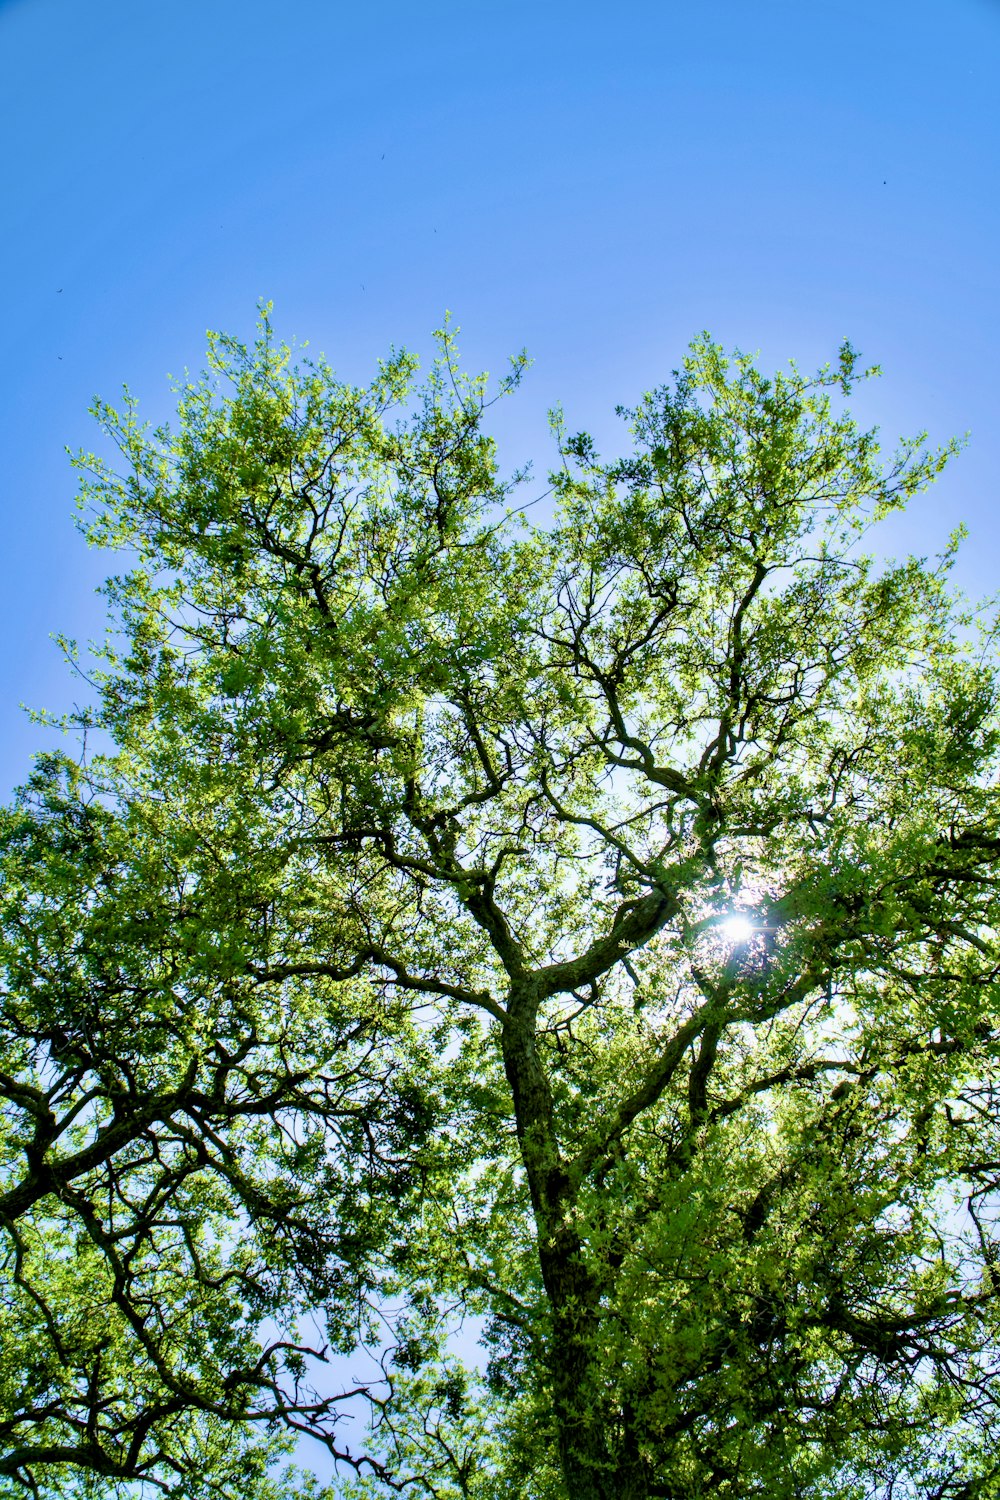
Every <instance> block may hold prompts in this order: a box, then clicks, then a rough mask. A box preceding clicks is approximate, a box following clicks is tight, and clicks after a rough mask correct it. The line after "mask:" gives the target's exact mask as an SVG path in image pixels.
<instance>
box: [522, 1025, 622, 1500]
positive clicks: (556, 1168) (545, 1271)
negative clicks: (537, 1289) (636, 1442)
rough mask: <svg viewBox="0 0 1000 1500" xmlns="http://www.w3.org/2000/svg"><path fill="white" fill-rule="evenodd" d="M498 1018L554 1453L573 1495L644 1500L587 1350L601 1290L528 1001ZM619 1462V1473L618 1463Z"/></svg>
mask: <svg viewBox="0 0 1000 1500" xmlns="http://www.w3.org/2000/svg"><path fill="white" fill-rule="evenodd" d="M525 1008H526V1009H527V1010H528V1012H529V1013H528V1015H527V1016H523V1015H522V1016H519V1015H518V1007H517V1005H516V1003H514V1004H512V1005H511V1007H510V1020H509V1021H508V1022H507V1024H506V1025H505V1027H504V1033H503V1053H504V1066H505V1068H506V1073H507V1080H508V1082H509V1084H510V1088H511V1093H512V1094H513V1099H514V1111H515V1119H516V1123H517V1133H518V1139H519V1141H520V1144H521V1156H522V1160H523V1161H524V1166H525V1170H526V1172H527V1177H528V1185H529V1188H530V1191H531V1200H532V1204H533V1207H534V1213H535V1225H536V1229H537V1235H538V1256H539V1261H540V1263H541V1272H542V1282H543V1285H544V1287H545V1291H546V1294H547V1296H548V1300H549V1306H550V1308H551V1311H552V1320H551V1332H550V1335H549V1341H548V1344H549V1347H548V1351H547V1363H548V1370H549V1375H550V1378H551V1381H552V1401H553V1407H554V1412H555V1419H556V1430H557V1433H558V1441H559V1457H560V1463H561V1466H562V1471H563V1477H564V1479H565V1483H566V1492H567V1495H568V1496H569V1497H570V1500H645V1497H646V1496H647V1494H648V1488H647V1484H646V1481H645V1476H644V1474H643V1471H642V1467H641V1465H640V1464H639V1462H638V1456H637V1455H636V1458H635V1461H634V1462H632V1463H622V1462H621V1461H620V1460H621V1458H622V1455H619V1454H617V1453H616V1452H615V1449H616V1447H617V1444H614V1443H612V1442H611V1441H609V1439H610V1436H611V1433H610V1428H611V1418H610V1413H609V1412H608V1410H607V1401H606V1395H605V1394H602V1392H601V1391H600V1389H599V1387H598V1379H597V1372H596V1370H595V1361H594V1355H593V1348H594V1341H595V1335H596V1333H597V1327H598V1320H599V1317H600V1290H599V1286H598V1283H597V1280H596V1278H595V1277H594V1276H593V1274H592V1273H591V1272H590V1271H589V1270H588V1268H587V1265H586V1261H585V1258H584V1255H583V1244H582V1242H581V1240H580V1236H579V1233H578V1231H577V1228H576V1224H575V1216H574V1214H573V1208H574V1204H575V1199H576V1193H575V1190H574V1187H573V1184H572V1183H571V1182H570V1179H569V1176H568V1174H567V1172H566V1169H565V1165H564V1163H563V1160H562V1157H561V1155H560V1152H559V1146H558V1142H557V1140H556V1135H555V1130H554V1127H553V1120H552V1095H551V1092H550V1090H549V1086H548V1079H547V1078H546V1076H545V1071H544V1069H543V1067H542V1063H541V1060H540V1058H539V1056H538V1051H537V1048H536V1045H535V1032H534V1009H533V1007H525ZM623 1470H624V1472H623Z"/></svg>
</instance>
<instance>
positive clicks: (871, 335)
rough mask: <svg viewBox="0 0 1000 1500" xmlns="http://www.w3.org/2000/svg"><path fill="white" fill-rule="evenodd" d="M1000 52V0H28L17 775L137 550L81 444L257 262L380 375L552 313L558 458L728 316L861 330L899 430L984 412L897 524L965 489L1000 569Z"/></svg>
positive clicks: (5, 182) (3, 254)
mask: <svg viewBox="0 0 1000 1500" xmlns="http://www.w3.org/2000/svg"><path fill="white" fill-rule="evenodd" d="M998 62H1000V0H881V3H879V4H877V5H873V4H872V3H871V0H851V3H839V4H834V3H816V0H684V3H681V0H658V3H653V0H617V3H616V4H615V5H612V4H610V3H604V4H593V3H588V0H572V3H570V0H534V3H531V4H523V3H519V0H508V3H505V4H503V5H497V4H485V3H474V0H473V3H465V4H459V3H457V0H421V3H420V4H415V3H412V0H410V3H402V0H383V3H378V0H369V4H367V5H365V6H358V5H350V6H348V5H346V4H340V3H335V0H327V3H320V0H283V3H282V4H280V5H279V4H274V3H272V4H265V3H262V0H169V3H166V0H127V3H126V0H88V3H83V0H7V3H5V4H4V3H0V133H2V142H3V150H2V152H0V178H2V183H0V202H2V204H3V213H4V219H5V233H4V235H3V237H2V240H0V262H2V284H3V286H4V288H5V292H6V296H5V307H4V317H3V334H4V339H5V344H6V354H5V358H4V360H3V365H2V372H3V373H2V380H3V386H4V389H3V399H2V402H0V414H2V415H0V421H2V424H3V440H2V442H0V496H2V504H3V524H4V537H5V541H6V545H5V547H4V548H3V551H2V554H0V558H2V569H3V587H2V589H0V608H2V610H3V612H4V618H3V621H2V636H0V639H2V640H3V643H4V649H3V652H2V653H0V656H2V660H0V717H2V728H3V738H2V741H0V747H2V748H0V756H2V764H0V780H2V783H3V786H4V788H5V789H6V788H8V787H9V786H11V785H12V784H14V783H15V782H17V781H18V780H20V779H22V778H23V776H24V775H25V773H26V771H27V769H28V766H29V757H30V753H31V751H32V749H33V748H36V747H37V745H38V743H39V735H38V731H37V730H36V729H34V728H33V727H32V726H31V725H30V724H28V723H27V722H26V721H25V719H24V716H23V714H22V713H21V711H20V710H19V708H18V704H19V702H20V701H22V700H24V701H27V702H29V703H31V704H34V705H36V706H45V707H48V708H50V709H53V710H61V709H65V708H66V707H68V706H69V705H70V704H71V703H72V702H73V701H74V698H79V697H81V696H82V692H83V690H82V689H81V688H80V687H79V686H78V685H76V684H74V683H73V682H72V680H71V679H70V678H69V676H68V674H67V672H66V669H65V667H64V666H63V665H62V663H61V661H60V657H59V653H58V651H57V649H56V648H55V647H54V645H53V644H52V642H51V641H50V640H49V638H48V637H49V633H50V632H52V631H55V630H64V631H66V632H67V633H69V634H71V635H76V636H79V637H80V638H87V637H88V636H93V635H96V634H98V633H99V632H100V629H101V618H102V611H101V603H100V600H98V599H96V598H95V595H94V592H93V591H94V586H95V584H96V583H97V582H98V581H99V579H100V578H101V576H102V575H103V573H104V572H106V571H108V570H109V568H110V567H112V566H113V564H111V563H109V561H108V560H107V559H102V558H101V557H99V556H97V555H93V554H89V553H88V552H87V550H86V548H85V546H84V544H83V542H82V541H81V539H80V538H79V536H78V535H77V534H76V532H75V531H74V529H73V525H72V514H73V494H74V478H73V475H72V473H71V471H70V469H69V466H68V463H67V460H66V458H65V455H64V452H63V449H64V445H67V444H68V445H69V446H70V447H76V446H80V445H86V446H89V445H91V443H92V442H93V441H95V438H96V434H95V433H94V431H93V428H92V423H91V421H90V419H89V418H88V417H87V415H86V408H87V405H88V402H89V400H90V399H91V397H92V396H93V395H94V394H96V393H100V394H102V395H105V396H107V397H110V398H112V399H113V398H114V396H115V394H116V392H117V390H118V389H119V387H120V385H121V383H122V381H123V380H127V381H128V382H129V384H130V385H131V386H132V388H133V389H134V390H135V391H136V392H137V393H138V395H139V397H140V399H141V401H142V404H143V407H144V409H145V411H146V413H147V414H148V415H149V416H151V417H154V418H157V419H162V418H163V417H164V416H166V415H167V414H168V413H169V410H170V396H169V391H168V387H167V381H166V378H165V377H166V374H167V372H168V371H169V372H173V373H175V374H179V373H180V372H181V371H182V370H183V368H184V367H185V366H189V367H191V368H197V367H199V366H200V363H201V357H202V353H203V349H204V331H205V329H206V328H208V327H212V328H222V329H225V330H227V331H231V332H235V333H238V334H245V333H248V332H249V331H250V330H251V328H252V324H253V320H254V316H255V305H256V302H257V300H258V299H259V298H271V299H273V301H274V321H275V326H276V328H277V330H278V332H279V333H280V334H281V335H282V336H285V337H293V336H294V337H296V338H299V339H309V340H310V342H311V344H312V346H313V348H314V349H315V350H322V351H323V352H325V353H326V354H327V355H328V357H329V358H330V359H331V361H332V362H333V364H334V366H335V367H336V368H337V369H338V370H339V371H340V372H341V373H342V374H343V375H344V376H346V377H349V378H352V379H362V378H365V377H366V376H367V375H368V373H369V372H370V371H371V369H372V367H373V365H374V362H375V360H376V358H377V357H379V356H380V355H382V354H384V353H385V352H386V350H387V348H388V347H389V345H390V344H394V343H395V344H397V345H398V344H405V345H408V346H410V347H412V348H414V349H416V350H418V351H420V352H422V353H423V352H426V350H427V348H428V345H429V335H430V333H431V330H432V329H433V328H434V327H435V326H436V325H437V324H438V323H439V322H440V321H441V318H442V316H443V313H444V311H445V309H446V308H447V309H451V310H452V312H453V314H454V316H455V318H456V320H457V321H458V322H459V323H460V324H461V326H462V329H463V338H462V342H463V347H464V350H465V352H466V356H467V360H468V362H469V363H470V364H472V365H475V366H477V367H485V368H489V369H493V370H497V371H499V370H500V369H501V368H502V367H503V365H504V363H505V360H506V357H507V355H508V354H510V353H512V352H514V351H515V350H517V349H520V348H521V347H522V346H526V347H527V349H528V351H529V353H530V354H531V355H532V357H533V358H534V361H535V364H534V367H533V370H532V372H531V374H530V376H529V378H528V380H527V382H526V384H525V385H524V387H522V391H521V393H520V394H519V395H518V397H517V398H516V400H515V402H514V403H512V404H510V405H509V406H508V408H507V409H506V410H505V411H503V412H501V413H500V414H499V415H498V419H497V426H498V427H499V428H500V430H501V436H502V438H503V441H504V445H505V454H506V458H507V461H508V462H509V463H510V464H511V466H513V465H514V464H516V463H518V462H520V461H521V460H522V459H523V458H525V457H534V459H535V462H536V468H537V469H538V471H539V473H540V474H543V473H544V469H545V463H546V458H547V453H548V448H547V441H546V431H545V413H546V410H547V408H548V407H549V406H550V405H551V404H552V403H553V402H555V401H557V400H560V401H562V402H563V404H564V405H565V408H566V411H567V416H568V419H569V421H570V422H571V424H572V425H573V426H574V427H583V426H587V427H589V428H590V429H591V430H592V431H594V432H595V433H596V434H597V435H598V436H599V438H600V439H601V440H602V441H603V442H604V444H605V445H606V446H607V447H611V446H612V445H613V443H614V442H615V441H617V439H618V424H617V423H616V421H615V419H614V417H613V407H614V405H615V403H616V402H626V403H628V402H631V401H632V400H634V398H635V397H636V396H638V394H639V393H640V392H641V391H642V390H643V389H645V388H647V387H649V386H650V385H652V384H655V383H657V382H659V381H660V380H662V379H663V378H664V377H665V376H666V375H667V374H668V372H669V371H670V369H671V368H672V367H673V366H674V365H676V364H677V363H678V361H679V359H680V357H681V355H682V353H683V349H684V346H685V345H686V343H687V341H688V340H689V339H690V337H691V336H692V335H693V334H694V333H696V332H697V331H698V330H700V329H702V328H708V329H709V330H711V332H712V333H713V334H714V335H715V336H716V337H717V338H719V339H720V340H721V341H723V342H724V343H726V344H729V345H739V346H740V347H743V348H749V349H759V350H760V351H761V354H762V357H763V359H764V360H765V361H766V362H769V363H772V364H773V363H778V362H781V361H783V360H785V359H786V358H787V357H789V356H794V357H796V358H797V359H798V360H799V362H800V363H802V364H806V365H809V364H813V363H817V362H819V361H821V360H823V359H826V358H828V357H830V356H832V355H833V353H834V351H835V349H836V346H837V344H838V343H839V341H840V340H841V339H842V338H843V337H844V336H845V335H846V336H849V337H850V338H851V339H852V341H853V342H854V343H855V344H856V345H857V346H858V347H859V348H860V349H861V350H862V351H863V353H864V354H865V355H866V356H868V357H869V358H870V359H872V360H878V361H879V362H880V363H882V364H883V366H884V367H885V372H886V373H885V378H884V380H883V381H881V382H879V383H878V385H877V386H874V387H870V388H868V389H867V390H866V392H865V394H864V396H863V398H862V400H861V402H860V408H861V411H862V414H863V415H864V416H865V418H866V419H868V420H871V421H878V422H880V423H881V425H882V426H883V429H884V431H885V434H886V437H887V438H894V437H896V436H897V435H899V434H900V433H902V432H910V431H913V430H915V429H919V428H921V427H925V426H926V427H928V428H930V430H931V433H932V435H933V436H934V437H936V438H939V439H943V438H945V437H947V436H948V435H950V434H951V433H954V432H963V431H965V430H966V429H970V430H971V444H970V447H969V448H968V450H967V451H966V452H965V453H964V454H963V455H962V456H961V457H960V458H959V459H958V460H957V461H956V462H955V464H954V466H953V469H952V470H951V472H950V473H949V474H948V475H947V476H946V478H945V479H944V480H943V481H942V482H941V483H940V484H939V485H938V487H937V488H936V490H935V491H933V492H932V493H931V495H929V496H928V497H926V498H924V499H923V500H922V501H921V502H919V503H918V505H917V506H916V507H915V508H914V511H913V513H912V515H911V516H910V517H909V518H908V519H907V520H906V521H905V522H895V523H894V528H895V529H894V531H893V533H892V543H893V545H894V546H895V547H896V548H897V549H898V550H907V551H909V550H914V551H918V552H928V551H934V550H936V549H937V548H938V547H939V546H940V545H941V543H942V542H943V539H944V537H945V535H946V534H947V532H948V530H949V529H950V527H951V526H953V525H954V524H955V523H956V522H957V521H958V520H959V519H963V518H964V519H965V520H966V521H967V522H968V524H969V526H970V528H971V531H972V538H971V541H970V543H969V544H968V545H967V549H966V555H965V558H964V560H963V563H962V569H961V577H962V581H963V583H964V584H965V585H966V586H967V587H968V588H970V589H971V590H973V591H974V592H986V591H992V590H993V589H995V588H996V581H995V576H994V575H995V560H996V557H997V551H998V525H1000V523H998V521H997V519H996V503H995V496H996V476H997V474H998V473H1000V437H998V435H997V421H996V405H997V376H996V369H997V363H996V353H995V351H996V348H997V345H998V332H1000V328H998V324H1000V316H998V307H1000V299H998V291H997V275H996V263H997V251H998V241H1000V236H998V227H1000V183H998V168H997V163H998V160H1000V151H998V147H1000V110H998V107H997V102H996V100H997V92H996V79H997V75H998Z"/></svg>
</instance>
